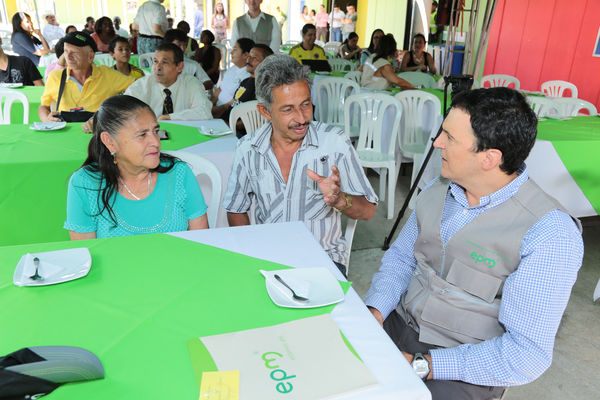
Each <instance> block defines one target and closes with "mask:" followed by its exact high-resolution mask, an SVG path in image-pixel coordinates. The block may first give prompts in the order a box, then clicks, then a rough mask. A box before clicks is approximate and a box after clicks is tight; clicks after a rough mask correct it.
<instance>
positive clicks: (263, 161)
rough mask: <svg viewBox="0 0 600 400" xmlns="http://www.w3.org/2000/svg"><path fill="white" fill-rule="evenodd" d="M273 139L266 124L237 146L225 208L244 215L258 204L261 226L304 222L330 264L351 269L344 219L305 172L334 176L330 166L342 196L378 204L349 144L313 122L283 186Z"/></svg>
mask: <svg viewBox="0 0 600 400" xmlns="http://www.w3.org/2000/svg"><path fill="white" fill-rule="evenodd" d="M271 134H272V128H271V124H270V123H267V124H265V125H263V126H262V127H261V128H260V129H258V130H257V131H255V132H253V133H251V134H249V135H246V136H244V137H243V138H242V139H240V141H239V142H238V146H237V148H236V151H235V155H234V160H233V165H232V168H231V174H230V176H229V182H228V185H227V192H226V194H225V197H224V200H223V208H224V209H225V210H226V211H227V212H231V213H245V212H248V210H249V209H250V206H251V204H252V203H255V204H256V213H255V217H256V221H257V223H259V224H265V223H278V222H289V221H303V222H304V223H305V224H306V226H307V227H308V229H309V230H310V231H311V232H312V233H313V235H314V237H315V238H316V239H317V240H318V241H319V243H320V244H321V246H322V247H323V249H324V250H325V251H326V252H327V253H328V254H329V256H330V257H331V259H332V260H333V261H335V262H338V263H341V264H344V265H347V262H348V260H347V259H346V256H347V245H346V241H345V239H344V238H343V236H342V226H341V216H340V214H341V213H339V212H337V211H335V210H334V209H333V208H331V207H329V206H328V205H326V204H325V202H324V201H323V193H322V192H321V191H320V189H319V187H318V184H317V183H316V182H314V181H313V180H311V179H310V178H308V176H307V175H306V170H307V169H310V170H312V171H314V172H316V173H317V174H319V175H321V176H330V175H331V166H333V165H335V166H336V167H337V168H338V169H339V171H340V180H341V187H342V191H344V192H346V193H348V194H350V195H358V196H365V198H366V199H367V200H368V201H369V202H371V203H377V196H376V195H375V193H374V192H373V189H372V188H371V185H370V184H369V181H368V180H367V177H366V176H365V173H364V171H363V169H362V167H361V165H360V161H359V159H358V156H357V154H356V152H355V150H354V147H352V143H351V142H350V139H349V138H348V136H347V135H346V134H345V133H344V132H343V131H342V130H340V129H338V128H335V127H332V126H329V125H327V124H324V123H322V122H314V121H313V122H311V123H310V125H309V128H308V131H307V134H306V136H305V137H304V139H303V141H302V144H301V146H300V148H299V149H298V150H297V152H296V154H295V155H294V161H293V163H292V167H291V170H290V175H289V177H288V181H287V183H285V181H284V180H283V177H282V175H281V170H280V169H279V163H278V162H277V158H276V157H275V153H274V152H273V148H272V146H271Z"/></svg>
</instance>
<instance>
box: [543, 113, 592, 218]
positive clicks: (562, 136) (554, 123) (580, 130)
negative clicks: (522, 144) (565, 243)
mask: <svg viewBox="0 0 600 400" xmlns="http://www.w3.org/2000/svg"><path fill="white" fill-rule="evenodd" d="M537 138H538V139H541V140H548V141H550V142H552V145H553V146H554V149H555V150H556V152H557V153H558V155H559V157H560V159H561V160H562V162H563V164H565V167H566V168H567V170H568V171H569V173H570V174H571V176H572V177H573V179H574V180H575V182H577V185H578V186H579V188H580V189H581V190H582V191H583V193H584V194H585V196H586V197H587V199H588V200H589V202H590V203H591V204H592V206H593V207H594V209H595V210H596V213H598V214H600V168H598V164H596V163H597V162H598V157H599V155H600V117H597V116H595V117H574V118H572V119H569V120H552V119H547V120H545V121H540V122H539V123H538V136H537Z"/></svg>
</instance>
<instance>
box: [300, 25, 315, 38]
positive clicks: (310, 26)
mask: <svg viewBox="0 0 600 400" xmlns="http://www.w3.org/2000/svg"><path fill="white" fill-rule="evenodd" d="M311 29H317V27H316V26H314V25H313V24H305V25H304V26H303V27H302V36H304V35H306V34H307V33H308V31H310V30H311Z"/></svg>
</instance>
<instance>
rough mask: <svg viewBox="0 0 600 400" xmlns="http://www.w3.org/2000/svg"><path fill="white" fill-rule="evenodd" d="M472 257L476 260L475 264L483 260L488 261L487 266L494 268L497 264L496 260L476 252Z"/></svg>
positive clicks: (483, 261)
mask: <svg viewBox="0 0 600 400" xmlns="http://www.w3.org/2000/svg"><path fill="white" fill-rule="evenodd" d="M471 258H472V259H473V260H475V264H477V263H480V262H482V263H486V264H487V266H488V267H490V268H494V267H495V266H496V260H494V259H492V258H487V257H484V256H482V255H481V254H477V253H476V252H472V253H471Z"/></svg>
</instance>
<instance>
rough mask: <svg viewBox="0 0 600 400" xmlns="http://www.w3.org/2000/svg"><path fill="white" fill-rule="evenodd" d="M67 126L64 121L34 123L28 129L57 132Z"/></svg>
mask: <svg viewBox="0 0 600 400" xmlns="http://www.w3.org/2000/svg"><path fill="white" fill-rule="evenodd" d="M65 126H67V123H66V122H65V121H60V122H34V123H33V124H31V125H30V126H29V129H31V130H34V131H57V130H59V129H62V128H64V127H65Z"/></svg>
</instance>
